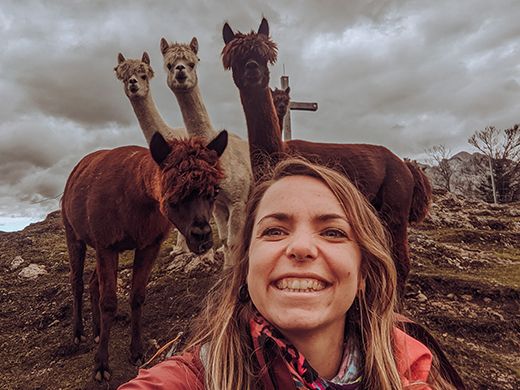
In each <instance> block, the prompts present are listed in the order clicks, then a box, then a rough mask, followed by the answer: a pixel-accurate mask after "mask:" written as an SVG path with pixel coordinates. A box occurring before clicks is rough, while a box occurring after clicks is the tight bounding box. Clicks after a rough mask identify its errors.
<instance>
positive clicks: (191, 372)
mask: <svg viewBox="0 0 520 390" xmlns="http://www.w3.org/2000/svg"><path fill="white" fill-rule="evenodd" d="M151 389H154V390H159V389H172V390H204V368H203V366H202V363H201V360H200V357H199V350H198V349H197V350H195V351H193V352H185V353H183V354H181V355H177V356H173V357H171V358H169V359H166V360H164V361H162V362H161V363H159V364H157V365H155V366H153V367H151V368H150V369H140V370H139V373H138V374H137V376H136V377H135V378H134V379H132V380H131V381H129V382H127V383H125V384H123V385H121V386H120V387H119V388H118V390H151Z"/></svg>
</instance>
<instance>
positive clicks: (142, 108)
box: [114, 52, 189, 255]
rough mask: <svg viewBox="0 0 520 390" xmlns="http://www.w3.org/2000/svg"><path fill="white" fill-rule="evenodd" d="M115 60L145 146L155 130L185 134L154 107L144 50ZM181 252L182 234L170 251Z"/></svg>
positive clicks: (170, 135)
mask: <svg viewBox="0 0 520 390" xmlns="http://www.w3.org/2000/svg"><path fill="white" fill-rule="evenodd" d="M117 62H118V64H117V66H116V67H115V68H114V70H115V72H116V77H117V78H118V79H119V80H121V81H122V82H123V85H124V90H125V94H126V96H127V97H128V99H129V100H130V104H132V107H133V109H134V112H135V116H136V117H137V120H138V121H139V126H141V130H142V131H143V134H144V137H145V138H146V142H147V143H148V145H149V144H150V140H151V139H152V135H153V134H154V132H156V131H158V132H159V133H161V135H162V136H163V137H164V138H165V139H168V140H171V139H173V138H181V137H187V135H188V134H187V133H186V130H185V129H183V128H172V127H170V126H168V125H167V124H166V122H165V121H164V119H163V118H162V116H161V114H160V113H159V111H158V110H157V106H156V105H155V101H154V100H153V97H152V93H151V91H150V80H151V79H152V77H153V76H154V72H153V69H152V67H151V65H150V57H149V56H148V53H147V52H144V53H143V56H142V58H141V59H140V60H136V59H130V58H129V59H126V58H125V57H124V56H123V54H121V53H119V54H118V55H117ZM183 252H189V249H188V246H187V245H186V240H185V239H184V237H183V235H182V234H177V245H176V247H175V248H174V249H173V251H172V252H171V254H172V255H178V254H181V253H183Z"/></svg>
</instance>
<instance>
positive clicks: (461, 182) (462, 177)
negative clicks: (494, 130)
mask: <svg viewBox="0 0 520 390" xmlns="http://www.w3.org/2000/svg"><path fill="white" fill-rule="evenodd" d="M448 163H449V165H450V167H451V169H453V175H452V176H451V179H450V188H451V192H453V193H454V194H457V195H463V196H464V197H466V198H473V199H484V197H483V195H482V194H481V193H480V192H479V190H478V188H479V187H480V186H481V185H482V183H483V182H484V181H485V180H486V173H487V172H488V170H489V167H488V159H487V157H486V156H485V155H483V154H482V153H473V154H472V153H468V152H464V151H463V152H459V153H457V154H456V155H454V156H453V157H451V158H450V159H449V160H448ZM423 166H424V167H425V173H426V175H427V176H428V177H429V178H430V181H431V183H432V186H433V187H434V188H437V189H440V188H445V184H444V180H443V178H442V176H441V175H440V173H439V168H438V167H436V166H433V167H431V166H429V165H423Z"/></svg>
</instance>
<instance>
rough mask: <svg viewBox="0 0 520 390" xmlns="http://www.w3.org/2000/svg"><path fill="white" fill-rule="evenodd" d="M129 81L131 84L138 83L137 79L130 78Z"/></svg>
mask: <svg viewBox="0 0 520 390" xmlns="http://www.w3.org/2000/svg"><path fill="white" fill-rule="evenodd" d="M128 82H129V83H130V84H137V79H130V80H129V81H128Z"/></svg>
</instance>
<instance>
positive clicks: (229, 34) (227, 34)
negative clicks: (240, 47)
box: [222, 22, 235, 45]
mask: <svg viewBox="0 0 520 390" xmlns="http://www.w3.org/2000/svg"><path fill="white" fill-rule="evenodd" d="M222 37H223V38H224V43H225V44H226V45H227V44H228V43H229V42H231V41H232V40H233V39H235V33H234V32H233V30H231V27H229V24H227V22H226V23H224V27H223V28H222Z"/></svg>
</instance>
